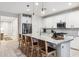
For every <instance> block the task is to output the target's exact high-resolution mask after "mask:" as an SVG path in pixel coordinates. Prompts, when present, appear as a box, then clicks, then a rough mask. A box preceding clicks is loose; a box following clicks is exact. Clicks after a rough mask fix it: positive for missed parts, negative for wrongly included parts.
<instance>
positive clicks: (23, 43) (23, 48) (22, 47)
mask: <svg viewBox="0 0 79 59" xmlns="http://www.w3.org/2000/svg"><path fill="white" fill-rule="evenodd" d="M25 48H26V42H25V35H22V40H21V51H22V52H23V53H24V54H25Z"/></svg>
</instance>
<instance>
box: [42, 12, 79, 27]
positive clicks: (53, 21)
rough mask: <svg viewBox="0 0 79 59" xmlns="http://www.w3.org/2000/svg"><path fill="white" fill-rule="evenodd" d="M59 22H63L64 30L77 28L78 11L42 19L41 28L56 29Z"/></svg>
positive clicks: (78, 23) (78, 24) (78, 22)
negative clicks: (42, 24)
mask: <svg viewBox="0 0 79 59" xmlns="http://www.w3.org/2000/svg"><path fill="white" fill-rule="evenodd" d="M59 22H65V23H66V28H79V11H73V12H69V13H65V14H64V13H63V14H60V15H56V16H51V17H48V18H44V26H43V27H46V28H57V23H59Z"/></svg>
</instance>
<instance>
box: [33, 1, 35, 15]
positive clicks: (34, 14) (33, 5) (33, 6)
mask: <svg viewBox="0 0 79 59" xmlns="http://www.w3.org/2000/svg"><path fill="white" fill-rule="evenodd" d="M34 15H35V13H34V2H33V16H34Z"/></svg>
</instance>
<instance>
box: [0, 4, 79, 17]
mask: <svg viewBox="0 0 79 59" xmlns="http://www.w3.org/2000/svg"><path fill="white" fill-rule="evenodd" d="M28 4H29V5H30V7H29V9H30V11H27V9H28V8H27V5H28ZM33 4H34V8H33ZM43 5H44V7H45V8H46V11H45V15H47V14H51V13H55V12H59V11H62V10H65V9H69V8H73V7H76V6H79V3H77V2H75V3H72V5H70V6H69V5H68V2H44V3H43ZM41 8H42V3H41V2H39V5H38V6H36V5H35V3H33V2H29V3H28V2H0V11H5V12H11V13H16V14H19V13H26V14H32V13H33V10H34V12H35V14H36V15H40V16H43V15H42V14H41ZM53 8H55V9H56V10H54V11H53V10H52V9H53Z"/></svg>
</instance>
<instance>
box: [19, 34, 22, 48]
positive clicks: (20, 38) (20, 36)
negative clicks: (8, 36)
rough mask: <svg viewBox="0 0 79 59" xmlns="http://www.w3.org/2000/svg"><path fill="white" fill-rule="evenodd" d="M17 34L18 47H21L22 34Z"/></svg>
mask: <svg viewBox="0 0 79 59" xmlns="http://www.w3.org/2000/svg"><path fill="white" fill-rule="evenodd" d="M18 36H19V37H18V41H19V48H21V40H22V35H21V34H19V35H18Z"/></svg>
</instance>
